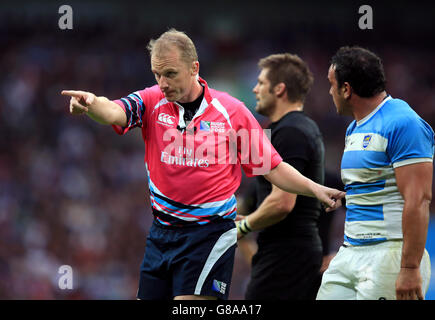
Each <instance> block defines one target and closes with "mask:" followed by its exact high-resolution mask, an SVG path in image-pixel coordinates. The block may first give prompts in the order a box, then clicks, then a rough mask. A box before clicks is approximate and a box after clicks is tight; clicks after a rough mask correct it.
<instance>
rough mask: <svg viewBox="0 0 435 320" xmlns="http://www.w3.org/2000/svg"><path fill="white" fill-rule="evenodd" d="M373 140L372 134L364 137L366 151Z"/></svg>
mask: <svg viewBox="0 0 435 320" xmlns="http://www.w3.org/2000/svg"><path fill="white" fill-rule="evenodd" d="M371 140H372V135H371V134H367V135H365V136H364V139H363V148H364V149H366V148H367V147H368V145H369V144H370V141H371Z"/></svg>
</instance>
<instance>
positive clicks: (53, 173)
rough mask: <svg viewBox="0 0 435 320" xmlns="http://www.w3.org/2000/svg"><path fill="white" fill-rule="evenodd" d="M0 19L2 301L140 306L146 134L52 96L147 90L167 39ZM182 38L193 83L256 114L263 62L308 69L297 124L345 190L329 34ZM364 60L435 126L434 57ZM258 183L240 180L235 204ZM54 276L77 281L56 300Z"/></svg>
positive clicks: (239, 288)
mask: <svg viewBox="0 0 435 320" xmlns="http://www.w3.org/2000/svg"><path fill="white" fill-rule="evenodd" d="M1 17H2V19H1V20H2V22H1V23H0V30H1V31H0V35H1V37H0V45H1V52H0V70H1V71H2V72H1V78H0V128H1V129H0V130H1V138H0V148H1V152H0V299H134V298H135V294H136V290H137V282H138V275H139V265H140V262H141V261H142V257H143V254H144V246H145V240H146V235H147V231H148V229H149V227H150V224H151V222H152V214H151V210H150V204H149V197H148V191H147V179H146V173H145V167H144V164H143V157H144V151H145V150H144V146H143V142H142V139H141V137H140V130H137V129H136V130H134V131H133V132H130V133H128V134H127V135H126V136H124V137H121V136H118V135H117V134H116V133H115V132H114V131H113V130H112V129H111V128H110V127H108V126H102V125H99V124H97V123H95V122H93V121H91V120H90V119H88V118H87V117H85V116H79V117H74V116H71V115H70V114H69V110H68V102H69V100H68V99H67V98H65V97H63V96H61V95H60V91H61V90H63V89H81V90H86V91H91V92H93V93H95V94H97V95H105V96H107V97H108V98H110V99H115V98H119V97H121V96H124V95H126V94H129V93H131V92H133V91H135V90H138V89H142V88H144V87H147V86H151V85H153V84H154V79H153V75H152V74H151V72H150V70H149V68H150V67H149V58H148V56H147V53H146V50H145V46H146V43H147V41H148V40H149V39H150V38H153V37H157V36H158V35H159V34H160V33H162V32H163V31H165V30H166V29H167V28H164V27H160V28H156V27H155V26H154V25H149V26H148V25H146V24H142V25H138V24H134V23H133V26H131V25H130V26H129V27H125V28H116V29H115V28H112V27H111V24H110V23H108V22H104V23H101V24H99V23H93V24H88V25H85V24H83V25H82V26H80V24H76V25H75V29H74V30H70V31H61V30H59V29H58V28H57V25H56V24H57V20H55V21H54V22H53V21H40V22H39V23H38V24H37V25H35V24H34V21H32V20H26V19H25V17H24V16H21V18H14V17H11V16H9V17H8V16H6V15H2V16H1ZM55 19H56V16H55ZM26 21H27V22H26ZM139 26H140V28H139ZM175 26H176V27H177V25H175ZM179 28H180V29H182V30H185V31H187V32H188V34H189V35H190V36H191V37H192V39H193V40H194V42H195V44H196V45H197V49H198V53H199V59H200V63H201V71H200V74H201V76H202V77H203V78H204V79H205V80H206V81H207V82H208V83H209V85H210V86H211V87H213V88H215V89H219V90H224V91H228V92H229V93H230V94H232V95H233V96H235V97H237V98H238V99H240V100H242V101H244V102H245V104H246V105H247V106H248V108H250V109H251V110H252V111H253V110H254V107H255V98H254V95H253V94H252V92H251V90H252V88H253V87H254V85H255V83H256V77H257V75H258V68H257V61H258V59H259V58H261V57H263V56H265V55H268V54H271V53H276V52H283V51H289V52H292V53H296V54H298V55H300V56H301V58H303V59H304V60H306V61H307V63H308V65H309V67H310V68H311V71H312V72H313V74H314V77H315V82H314V87H313V88H312V90H311V93H310V94H309V97H308V98H307V101H306V104H305V112H306V113H307V114H309V115H310V116H312V118H313V119H314V120H315V121H316V122H317V123H318V124H319V127H320V129H321V131H322V133H323V136H324V139H325V145H326V166H327V170H328V173H329V174H330V175H332V176H334V177H335V178H336V179H338V178H339V175H340V173H339V167H340V159H341V155H342V151H343V146H344V133H345V129H346V127H347V125H348V124H349V122H350V121H351V119H350V118H345V117H339V116H337V114H336V111H335V107H334V105H333V103H332V99H331V97H330V96H329V94H328V91H329V83H328V81H327V78H326V75H327V70H328V67H329V59H330V57H331V55H332V54H333V53H334V52H335V50H336V49H338V46H337V44H338V43H339V42H332V43H328V41H327V40H326V39H325V38H324V36H325V33H326V31H324V32H321V31H319V30H318V29H315V26H314V27H310V26H308V25H304V26H302V28H303V31H304V34H303V36H301V35H300V34H295V33H294V30H293V29H290V28H288V29H284V30H282V31H281V33H280V34H279V35H275V36H271V37H268V36H267V32H266V31H264V30H263V32H262V33H258V34H255V33H254V34H253V33H251V32H249V30H245V31H244V32H231V30H232V29H231V28H234V26H233V25H226V24H224V23H223V24H221V25H220V27H216V29H214V31H213V32H212V31H210V29H207V28H206V27H205V24H204V25H201V24H200V22H196V25H191V26H190V27H189V28H187V27H186V28H183V25H180V27H179ZM29 29H30V31H29ZM133 29H134V30H135V31H134V32H132V30H133ZM314 30H318V31H316V32H314ZM329 31H331V30H329ZM338 38H339V39H346V37H345V34H342V33H340V35H339V37H338ZM284 39H289V40H288V41H287V40H284ZM292 40H293V41H292ZM354 43H355V42H354V41H353V42H351V43H347V42H346V41H344V42H343V43H340V44H354ZM368 47H370V46H368ZM371 49H373V50H374V51H375V52H377V53H378V54H379V55H380V56H381V57H382V59H383V61H384V66H385V71H386V76H387V80H388V85H387V87H388V92H389V93H390V94H391V95H392V96H393V97H397V98H403V99H404V100H406V101H407V102H408V103H409V104H410V105H411V106H412V107H413V108H414V110H415V111H416V112H417V113H419V114H420V115H421V116H422V117H423V118H424V119H425V120H426V121H427V122H428V123H429V124H430V125H431V126H432V127H434V126H435V90H433V88H434V85H435V75H434V73H433V70H434V69H435V55H434V53H433V50H432V49H431V48H427V49H424V47H422V48H421V49H418V50H416V49H415V48H413V47H409V46H401V47H398V46H392V45H388V46H383V44H382V40H381V39H380V37H378V40H377V41H376V42H375V44H374V45H373V47H371ZM254 114H255V113H254ZM255 116H256V117H257V118H258V120H259V121H260V122H261V123H262V124H263V125H267V123H266V122H265V120H264V118H262V117H261V116H259V115H258V114H255ZM252 183H253V180H248V179H244V180H243V183H242V186H241V188H240V189H239V191H238V197H239V199H241V200H243V197H244V192H245V191H246V190H247V189H248V188H249V186H251V185H252ZM434 191H435V190H434ZM434 194H435V192H434ZM431 212H434V213H435V206H434V204H433V203H432V206H431ZM333 215H334V214H333ZM335 215H336V217H337V219H335V220H334V221H333V223H332V224H331V228H333V232H331V233H330V241H331V250H334V249H335V248H337V247H338V246H339V245H340V242H341V241H342V233H341V232H342V224H343V219H344V214H343V212H342V211H340V212H338V213H336V214H335ZM62 265H70V266H71V267H72V269H73V285H74V288H73V290H61V289H59V286H58V281H59V278H60V276H61V275H60V274H59V273H58V270H59V267H60V266H62ZM249 270H250V268H249V264H248V263H247V262H246V261H245V260H244V259H243V257H241V256H240V255H239V254H237V257H236V264H235V270H234V275H233V278H234V281H233V284H232V288H231V295H230V298H231V299H243V294H244V289H245V286H246V283H247V281H248V276H249Z"/></svg>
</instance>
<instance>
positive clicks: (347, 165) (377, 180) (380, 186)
mask: <svg viewBox="0 0 435 320" xmlns="http://www.w3.org/2000/svg"><path fill="white" fill-rule="evenodd" d="M433 155H434V132H433V130H432V128H431V127H430V125H429V124H427V123H426V122H425V121H424V120H423V119H422V118H420V117H419V116H418V114H417V113H415V112H414V110H412V109H411V107H410V106H409V105H408V104H407V103H406V102H405V101H403V100H400V99H393V98H391V97H390V96H388V97H387V98H386V99H384V101H382V103H381V104H380V105H379V106H378V107H377V108H376V109H375V110H373V112H372V113H370V114H369V115H367V116H366V117H365V118H364V119H361V120H360V121H358V122H357V121H355V120H354V121H353V122H352V123H351V124H350V125H349V127H348V128H347V131H346V140H345V149H344V153H343V158H342V162H341V178H342V180H343V183H344V184H345V191H346V207H347V212H346V221H345V228H344V241H345V243H346V244H350V245H365V244H369V243H373V242H378V241H385V240H390V239H402V238H403V236H402V210H403V203H404V201H403V197H402V195H401V194H400V192H399V190H398V188H397V183H396V177H395V174H394V168H397V167H400V166H404V165H408V164H412V163H418V162H432V161H433Z"/></svg>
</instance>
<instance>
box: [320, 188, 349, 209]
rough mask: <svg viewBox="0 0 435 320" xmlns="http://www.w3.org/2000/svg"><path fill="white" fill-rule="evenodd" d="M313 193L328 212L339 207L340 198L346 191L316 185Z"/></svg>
mask: <svg viewBox="0 0 435 320" xmlns="http://www.w3.org/2000/svg"><path fill="white" fill-rule="evenodd" d="M314 195H315V196H316V198H317V199H319V200H320V202H322V203H323V204H324V206H325V208H326V209H325V211H326V212H330V211H334V210H335V209H338V208H340V207H341V199H342V198H344V197H345V196H346V192H344V191H340V190H337V189H332V188H328V187H325V186H322V185H317V188H316V189H315V190H314Z"/></svg>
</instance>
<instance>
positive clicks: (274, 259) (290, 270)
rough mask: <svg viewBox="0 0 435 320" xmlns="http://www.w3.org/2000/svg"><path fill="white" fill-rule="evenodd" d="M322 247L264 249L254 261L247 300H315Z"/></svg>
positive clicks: (257, 254) (261, 249) (276, 247)
mask: <svg viewBox="0 0 435 320" xmlns="http://www.w3.org/2000/svg"><path fill="white" fill-rule="evenodd" d="M322 258H323V253H322V249H321V248H320V247H298V246H294V247H290V246H279V245H278V246H276V245H275V246H274V245H271V246H268V245H267V246H263V247H261V248H259V251H258V252H257V253H256V254H255V255H254V257H253V258H252V272H251V279H250V282H249V284H248V288H247V291H246V295H245V298H246V299H248V300H272V299H273V300H315V299H316V294H317V291H318V290H319V287H320V283H321V274H320V267H321V265H322Z"/></svg>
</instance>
